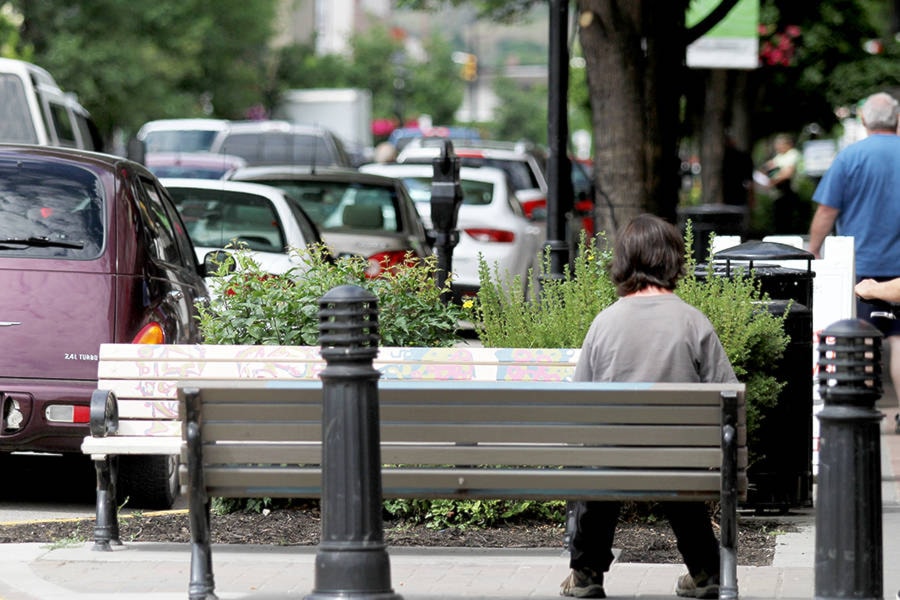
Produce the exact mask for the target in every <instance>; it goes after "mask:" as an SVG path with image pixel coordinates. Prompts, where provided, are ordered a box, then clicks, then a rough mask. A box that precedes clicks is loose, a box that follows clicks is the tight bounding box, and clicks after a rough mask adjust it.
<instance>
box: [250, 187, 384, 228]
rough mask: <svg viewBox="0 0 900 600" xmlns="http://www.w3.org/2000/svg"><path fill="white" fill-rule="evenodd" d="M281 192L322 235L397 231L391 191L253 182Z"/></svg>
mask: <svg viewBox="0 0 900 600" xmlns="http://www.w3.org/2000/svg"><path fill="white" fill-rule="evenodd" d="M254 181H255V182H256V183H264V184H266V185H271V186H275V187H278V188H281V189H282V190H283V191H284V192H285V193H286V194H287V195H288V196H290V197H291V198H293V199H294V200H295V201H296V202H297V203H298V204H299V205H300V206H302V207H303V210H304V211H306V214H308V215H309V218H310V219H312V220H313V222H314V223H315V224H316V225H318V226H319V229H321V230H323V231H329V230H346V229H364V230H368V231H373V232H374V231H389V232H396V231H400V226H401V222H400V219H399V217H398V214H397V213H398V209H397V196H396V192H395V191H394V189H393V188H389V187H385V186H374V185H365V184H360V183H351V182H324V181H291V180H278V179H273V180H254Z"/></svg>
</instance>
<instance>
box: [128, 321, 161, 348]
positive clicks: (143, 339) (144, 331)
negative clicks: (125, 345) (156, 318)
mask: <svg viewBox="0 0 900 600" xmlns="http://www.w3.org/2000/svg"><path fill="white" fill-rule="evenodd" d="M131 343H132V344H165V343H166V332H165V331H163V328H162V325H160V324H159V323H156V322H153V323H147V324H146V325H144V326H143V327H141V330H140V331H138V332H137V335H136V336H134V339H133V340H131Z"/></svg>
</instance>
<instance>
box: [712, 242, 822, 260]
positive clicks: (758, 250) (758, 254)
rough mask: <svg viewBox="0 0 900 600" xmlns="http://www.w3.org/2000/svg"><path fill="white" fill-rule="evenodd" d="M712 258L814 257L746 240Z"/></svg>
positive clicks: (780, 246) (813, 255)
mask: <svg viewBox="0 0 900 600" xmlns="http://www.w3.org/2000/svg"><path fill="white" fill-rule="evenodd" d="M713 256H714V257H715V258H717V259H725V260H766V259H779V260H794V259H798V260H812V259H814V258H815V257H816V256H815V254H813V253H812V252H807V251H806V250H803V249H802V248H795V247H794V246H789V245H787V244H779V243H777V242H763V241H760V240H748V241H746V242H744V243H743V244H740V245H738V246H733V247H731V248H725V249H724V250H719V251H718V252H716V253H714V254H713Z"/></svg>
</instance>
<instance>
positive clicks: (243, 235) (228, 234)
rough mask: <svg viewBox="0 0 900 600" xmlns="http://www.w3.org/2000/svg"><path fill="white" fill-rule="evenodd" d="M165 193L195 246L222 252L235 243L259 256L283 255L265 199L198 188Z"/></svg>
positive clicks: (277, 221)
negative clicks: (263, 254) (262, 254)
mask: <svg viewBox="0 0 900 600" xmlns="http://www.w3.org/2000/svg"><path fill="white" fill-rule="evenodd" d="M168 190H169V193H170V194H171V195H172V199H173V200H174V202H175V207H176V208H177V209H178V212H180V213H181V217H182V219H183V220H184V223H185V227H187V230H188V235H190V237H191V239H192V240H193V242H194V245H195V246H203V247H208V248H224V247H226V246H229V245H233V244H234V243H236V242H237V243H245V244H246V245H247V246H248V247H249V248H250V249H251V250H256V251H260V252H283V251H284V249H285V246H286V244H287V243H286V242H285V238H284V232H283V230H282V228H281V220H280V219H279V218H278V213H277V212H276V210H275V207H274V206H273V205H272V203H271V202H270V201H269V200H268V199H267V198H264V197H262V196H255V195H253V194H245V193H242V192H229V191H225V190H208V189H202V188H175V187H169V188H168Z"/></svg>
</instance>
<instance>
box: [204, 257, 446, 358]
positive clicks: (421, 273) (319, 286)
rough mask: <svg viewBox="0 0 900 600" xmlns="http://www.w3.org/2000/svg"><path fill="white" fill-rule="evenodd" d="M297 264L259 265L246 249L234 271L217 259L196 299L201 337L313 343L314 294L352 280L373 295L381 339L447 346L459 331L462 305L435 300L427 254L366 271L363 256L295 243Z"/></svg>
mask: <svg viewBox="0 0 900 600" xmlns="http://www.w3.org/2000/svg"><path fill="white" fill-rule="evenodd" d="M293 252H295V253H296V255H297V257H298V258H299V261H298V265H297V267H295V268H293V269H291V270H290V271H288V272H287V273H283V274H273V273H266V272H264V271H263V270H262V269H261V267H260V266H259V264H258V263H257V262H256V261H254V260H253V258H252V257H251V256H250V255H249V253H248V252H247V251H246V250H240V249H239V250H236V251H234V252H233V253H232V254H231V260H233V261H234V263H235V266H236V271H235V272H234V273H231V274H229V266H228V265H227V264H225V265H222V266H221V268H220V271H219V273H218V274H217V275H218V276H217V277H214V278H213V279H212V284H211V286H210V287H211V290H210V291H211V296H212V301H211V302H210V305H209V306H203V305H200V306H199V307H198V309H199V313H200V330H201V332H202V333H203V337H204V341H205V343H207V344H250V345H255V344H274V345H285V346H292V345H298V346H303V345H306V346H314V345H317V344H318V340H319V298H321V297H322V296H323V295H324V294H325V293H326V292H328V291H329V290H331V289H332V288H334V287H337V286H339V285H344V284H353V285H358V286H360V287H362V288H364V289H367V290H369V291H370V292H372V293H373V294H375V296H376V297H377V298H378V311H379V315H378V328H379V334H380V336H381V345H383V346H430V347H435V346H450V345H452V344H453V343H454V342H455V341H457V340H458V339H459V336H458V334H457V324H458V322H459V318H460V317H461V310H460V309H459V307H457V306H452V305H451V306H446V305H444V304H443V303H442V302H441V299H440V290H439V289H438V288H437V286H436V285H435V284H434V282H435V277H434V273H435V269H436V262H435V260H433V259H432V258H429V259H425V260H423V261H419V262H416V263H409V264H406V265H403V266H399V265H398V266H396V267H394V268H392V269H389V270H386V271H385V274H384V275H383V276H382V277H378V278H375V279H370V278H368V277H367V276H366V268H367V266H368V265H367V263H366V260H365V259H363V258H362V257H342V258H340V259H338V260H336V261H333V260H331V259H330V258H329V255H328V252H327V251H326V250H325V249H324V248H321V247H315V246H314V247H311V248H308V249H300V250H294V251H293Z"/></svg>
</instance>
